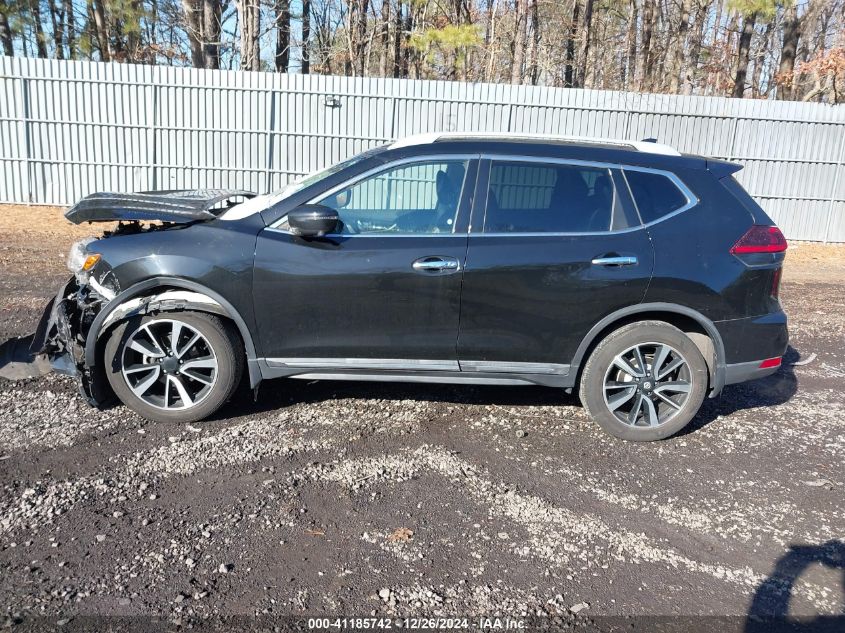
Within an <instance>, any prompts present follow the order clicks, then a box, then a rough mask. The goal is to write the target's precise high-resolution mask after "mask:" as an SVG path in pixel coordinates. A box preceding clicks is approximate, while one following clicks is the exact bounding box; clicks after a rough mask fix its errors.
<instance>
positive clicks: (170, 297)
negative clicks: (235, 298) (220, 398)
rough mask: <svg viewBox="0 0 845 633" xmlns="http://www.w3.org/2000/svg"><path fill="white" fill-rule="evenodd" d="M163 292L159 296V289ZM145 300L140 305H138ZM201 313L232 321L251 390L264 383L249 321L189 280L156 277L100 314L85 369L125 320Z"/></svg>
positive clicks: (88, 343)
mask: <svg viewBox="0 0 845 633" xmlns="http://www.w3.org/2000/svg"><path fill="white" fill-rule="evenodd" d="M157 288H158V289H161V291H160V292H156V289H157ZM173 288H177V289H181V290H183V291H188V292H187V293H181V294H180V293H178V292H176V293H173V292H172V290H171V291H170V292H169V293H168V290H165V289H173ZM138 299H142V300H141V301H137V300H138ZM180 310H198V311H201V312H212V313H215V314H220V315H222V316H225V317H227V318H229V319H231V320H232V321H233V322H234V324H235V326H236V327H237V328H238V332H240V335H241V338H242V339H243V342H244V349H245V350H246V356H247V368H248V370H249V382H250V386H251V387H256V386H257V385H258V383H259V382H261V372H260V369H259V367H258V361H257V359H256V352H255V344H254V342H253V338H252V333H251V332H250V330H249V327H248V326H247V323H246V321H245V320H244V318H243V317H242V316H241V315H240V313H239V312H238V311H237V310H236V309H235V307H234V306H233V305H232V304H231V303H230V302H229V301H227V300H226V299H224V298H223V297H222V296H221V295H220V294H219V293H217V292H215V291H213V290H211V289H210V288H208V287H206V286H203V285H202V284H199V283H197V282H195V281H191V280H189V279H181V278H179V277H156V278H155V279H148V280H146V281H142V282H139V283H137V284H135V285H133V286H130V287H129V288H127V289H125V290H124V291H122V292H121V293H120V294H118V295H117V296H116V297H115V298H114V299H112V300H111V301H109V302H108V303H107V304H106V305H105V306H104V307H103V309H102V310H100V312H99V313H98V314H97V316H96V317H95V319H94V321H93V322H92V323H91V327H90V329H89V331H88V337H87V339H86V341H85V365H86V366H87V367H89V368H93V367H95V366H96V364H97V342H98V340H99V338H100V337H101V336H102V334H104V333H105V332H106V331H107V330H108V329H109V327H110V326H111V325H112V324H114V323H116V322H117V321H120V320H122V319H123V318H124V317H126V316H129V315H135V314H146V313H147V312H154V311H170V312H173V311H180Z"/></svg>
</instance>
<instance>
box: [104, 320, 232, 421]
mask: <svg viewBox="0 0 845 633" xmlns="http://www.w3.org/2000/svg"><path fill="white" fill-rule="evenodd" d="M174 334H175V335H176V338H177V346H176V351H175V352H174V351H173V349H172V339H173V335H174ZM195 337H196V338H195ZM180 361H181V362H180ZM104 368H105V372H106V376H107V378H108V381H109V384H110V385H111V387H112V389H113V390H114V392H115V395H117V397H118V398H120V400H121V401H122V402H123V403H124V404H125V405H126V406H128V407H129V408H130V409H132V410H133V411H135V412H136V413H138V414H139V415H141V416H142V417H144V418H146V419H148V420H154V421H157V422H194V421H196V420H201V419H203V418H205V417H208V416H209V415H211V414H212V413H214V412H215V411H217V409H219V408H220V407H221V406H222V405H223V404H224V403H225V402H226V401H227V400H229V398H231V397H232V394H233V393H234V392H235V390H236V389H237V387H238V384H239V383H240V380H241V376H242V375H243V370H244V348H243V343H242V342H241V339H240V336H239V335H238V334H237V332H236V331H235V329H234V327H233V326H232V325H231V324H230V323H228V322H227V321H224V320H223V319H221V318H220V317H217V316H215V315H212V314H206V313H203V312H162V313H158V314H154V315H147V316H144V317H135V318H132V319H128V320H126V321H123V322H121V323H120V324H118V326H117V327H116V328H115V329H114V330H112V331H111V333H110V335H109V338H108V340H107V341H106V345H105V348H104ZM177 383H178V384H177ZM180 387H181V388H180Z"/></svg>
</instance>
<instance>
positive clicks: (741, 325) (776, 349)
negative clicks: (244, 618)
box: [713, 311, 789, 366]
mask: <svg viewBox="0 0 845 633" xmlns="http://www.w3.org/2000/svg"><path fill="white" fill-rule="evenodd" d="M713 325H715V326H716V329H717V330H718V331H719V334H720V336H721V337H722V344H723V345H724V348H725V365H727V366H730V365H735V364H739V363H751V362H752V361H758V363H759V361H760V360H761V359H764V358H774V357H776V356H783V355H784V354H785V353H786V347H787V345H788V344H789V330H788V328H787V320H786V315H785V314H784V313H783V312H782V311H779V312H771V313H769V314H764V315H762V316H756V317H748V318H745V319H731V320H730V321H716V322H715V323H714V324H713Z"/></svg>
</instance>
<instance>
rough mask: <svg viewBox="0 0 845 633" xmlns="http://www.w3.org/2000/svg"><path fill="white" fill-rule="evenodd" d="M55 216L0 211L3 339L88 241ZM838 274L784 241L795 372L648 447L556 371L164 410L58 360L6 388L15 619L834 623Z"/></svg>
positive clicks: (4, 532) (303, 387) (836, 255)
mask: <svg viewBox="0 0 845 633" xmlns="http://www.w3.org/2000/svg"><path fill="white" fill-rule="evenodd" d="M60 217H61V216H60V213H59V211H58V210H56V209H50V208H44V207H8V206H7V207H0V235H2V241H0V271H2V276H0V342H2V341H3V340H5V339H6V338H8V337H11V336H14V335H22V334H25V333H27V332H29V331H31V330H32V329H33V328H34V325H35V323H36V321H37V318H38V316H39V314H40V308H41V307H42V305H43V304H44V302H45V301H46V300H47V298H48V297H49V296H51V294H52V293H53V292H54V291H55V289H56V286H57V284H58V283H59V282H60V281H61V280H62V279H63V278H64V277H65V275H66V274H67V273H66V272H65V270H64V257H65V255H66V252H67V248H68V246H69V244H70V243H71V241H73V240H74V239H78V238H80V237H83V236H85V235H88V234H91V233H92V231H91V229H90V228H89V227H71V225H69V224H67V223H65V222H64V221H62V220H61V219H60ZM843 273H845V247H843V246H823V245H815V244H798V243H793V244H790V250H789V254H788V257H787V264H786V269H785V275H784V284H783V290H782V297H783V301H784V303H785V308H786V311H787V313H788V314H789V316H790V319H791V321H790V332H791V338H792V343H791V344H792V347H791V349H790V351H789V354H788V355H787V358H786V361H787V362H786V363H785V365H784V367H782V369H781V370H780V371H779V372H778V373H777V374H775V375H774V376H772V377H770V378H767V379H764V380H761V381H757V382H754V383H749V384H746V385H738V386H733V387H728V388H726V389H725V392H724V394H723V395H722V396H721V397H720V398H718V399H715V400H708V401H707V402H706V403H705V405H704V407H703V409H702V411H701V413H700V414H699V416H698V417H697V418H696V420H695V421H694V423H693V424H692V425H691V426H690V427H689V428H688V429H687V430H686V431H685V432H684V433H683V434H682V435H680V436H677V437H674V438H672V439H669V440H666V441H663V442H658V443H653V444H632V443H625V442H621V441H618V440H615V439H613V438H611V437H608V436H606V435H605V434H603V433H602V432H601V431H600V430H599V429H598V428H597V427H596V426H595V425H594V424H592V423H591V422H590V421H589V420H588V419H587V417H586V415H585V414H584V412H583V410H582V409H581V408H580V406H578V403H577V400H575V399H574V398H572V397H569V396H566V395H565V394H563V393H560V392H558V391H555V390H550V389H542V388H518V387H508V388H494V387H467V386H460V387H458V386H448V385H408V384H375V383H333V382H313V383H304V382H299V381H286V380H279V381H271V382H269V383H265V384H264V385H262V388H261V391H260V394H259V396H258V399H257V401H253V399H252V398H251V396H249V395H246V394H244V395H241V396H239V397H238V398H237V399H236V400H235V401H233V402H231V403H230V404H228V405H227V406H226V407H225V408H224V409H223V410H222V411H221V412H220V413H219V414H218V415H217V416H216V417H215V419H213V420H209V421H205V422H202V423H197V424H193V425H175V424H163V423H151V422H146V421H144V420H142V419H140V418H139V417H137V416H136V415H135V414H134V413H132V412H131V411H129V410H127V409H126V408H124V407H115V408H112V409H108V410H104V411H97V410H94V409H91V408H89V407H88V406H87V405H86V404H85V403H84V402H83V401H82V400H81V399H80V398H79V397H78V396H77V395H76V392H75V388H74V385H73V383H72V381H71V380H69V379H66V378H64V377H61V376H58V375H48V376H45V377H43V378H39V379H32V380H27V381H23V382H15V383H12V382H6V381H2V380H0V626H2V622H3V618H5V624H6V625H8V626H11V627H13V630H15V628H14V627H16V626H19V627H24V626H26V624H27V623H32V622H35V623H37V624H38V625H39V626H44V627H47V626H48V625H49V626H59V627H60V629H59V630H68V627H72V626H73V625H74V623H82V624H87V625H88V626H89V627H90V628H89V629H88V630H104V629H105V627H106V624H105V623H106V622H112V623H114V622H115V621H114V620H109V619H107V616H110V617H113V616H126V617H127V618H129V619H127V620H121V622H123V625H122V626H124V627H126V626H129V624H131V623H135V624H137V623H139V622H141V623H144V626H148V627H150V629H145V630H159V629H158V628H156V627H159V626H161V627H164V626H171V625H182V626H188V625H191V624H194V623H196V622H199V621H202V620H204V619H207V618H214V617H217V616H226V617H228V616H238V617H239V618H240V619H239V620H237V621H236V622H237V625H236V626H234V625H233V627H232V629H233V630H235V629H237V630H247V629H250V628H254V627H256V626H258V625H259V623H265V624H266V623H271V624H272V625H273V626H279V624H280V623H284V622H288V620H284V619H283V618H284V617H285V616H297V617H300V616H353V615H354V616H378V617H385V618H396V617H398V616H421V615H425V616H472V617H473V618H475V617H477V616H482V615H488V616H489V615H494V614H500V615H507V616H511V617H517V618H521V617H528V616H531V617H537V616H538V615H539V616H540V619H541V621H553V622H556V623H557V624H558V625H559V626H561V627H564V628H578V629H580V630H584V629H587V630H589V629H591V628H594V629H595V628H598V629H602V630H604V629H606V630H620V631H621V630H626V631H630V630H634V631H651V630H693V629H694V628H696V627H700V628H702V629H703V628H707V629H709V630H716V631H719V630H737V631H752V630H753V631H757V630H760V631H762V630H769V629H768V628H766V627H767V626H768V625H766V624H765V621H764V620H765V618H766V616H769V615H782V614H787V613H788V614H791V615H801V616H803V617H804V619H803V620H801V626H802V627H804V628H799V629H798V630H817V629H818V627H820V626H828V627H830V629H829V630H835V629H837V628H838V627H840V626H842V627H844V628H843V629H840V630H845V620H843V617H845V507H843V499H845V469H843V463H845V462H844V459H843V458H845V415H843V411H845V396H843V393H845V291H844V290H845V288H844V287H843V282H842V279H843ZM658 616H666V617H665V618H660V617H658ZM717 616H718V617H719V618H721V619H718V620H716V619H714V618H716V617H717ZM153 618H158V620H154V619H153ZM549 618H556V619H552V620H549ZM679 618H683V620H679ZM761 618H762V619H761ZM680 621H683V622H685V623H686V624H685V625H684V627H683V629H678V628H673V627H672V625H673V623H674V624H675V625H677V623H678V622H680ZM393 622H394V628H395V626H396V620H393ZM154 623H155V625H154ZM399 624H406V625H408V624H413V623H407V622H404V623H399ZM435 624H436V623H435ZM478 624H479V623H478V621H477V620H475V619H473V620H470V625H471V626H473V627H474V628H472V629H471V630H477V629H478V628H479V626H478ZM62 626H64V629H61V627H62ZM582 627H583V628H582ZM661 627H664V628H661ZM361 628H363V627H361ZM406 628H407V627H406ZM440 628H442V627H440Z"/></svg>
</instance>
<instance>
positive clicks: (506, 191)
mask: <svg viewBox="0 0 845 633" xmlns="http://www.w3.org/2000/svg"><path fill="white" fill-rule="evenodd" d="M739 169H740V166H738V165H735V164H731V163H727V162H723V161H719V160H711V159H709V158H702V157H699V156H688V155H681V154H679V153H678V152H677V151H675V150H673V149H672V148H669V147H666V146H663V145H659V144H657V143H653V142H647V141H644V142H627V141H609V140H601V139H567V138H554V137H544V138H536V137H524V136H513V135H510V136H492V135H471V134H431V135H424V136H419V137H412V138H409V139H405V140H403V141H399V142H396V143H393V144H392V145H388V146H385V147H381V148H378V149H375V150H371V151H367V152H364V153H363V154H360V155H358V156H356V157H354V158H352V159H350V160H347V161H345V162H342V163H340V164H337V165H334V166H332V167H330V168H328V169H326V170H323V171H320V172H318V173H315V174H313V175H311V176H309V177H307V178H304V179H303V180H301V181H300V182H298V183H296V184H293V185H290V186H288V187H286V188H285V189H283V190H282V191H280V192H278V193H275V194H270V195H265V196H257V197H256V196H253V194H250V193H249V192H245V191H226V190H202V191H166V192H153V193H145V194H126V195H121V194H94V195H92V196H88V197H87V198H85V199H83V200H82V201H80V203H78V204H77V205H76V206H75V207H73V208H72V209H71V210H70V211H68V213H67V218H68V219H69V220H70V221H72V222H76V223H79V222H96V221H115V220H117V221H119V222H120V223H119V225H118V227H117V229H115V230H113V231H111V232H109V233H107V234H106V236H105V237H104V238H102V239H98V240H96V241H86V242H83V243H80V244H77V245H75V247H74V249H73V250H72V253H71V257H70V262H69V263H70V266H71V268H72V270H73V272H74V277H73V278H72V279H71V280H70V281H69V282H68V283H67V285H66V286H65V287H63V288H62V289H61V291H60V292H59V294H58V295H57V297H56V299H54V301H53V302H52V303H51V305H50V306H49V307H48V309H47V311H46V312H45V316H44V318H43V319H42V323H41V325H40V327H39V332H38V333H37V336H36V338H35V341H34V342H33V344H32V349H33V351H41V352H43V353H46V354H47V355H48V356H49V357H50V359H51V362H52V363H53V366H54V367H55V368H57V369H58V370H60V371H64V372H66V373H71V374H74V375H76V376H78V377H79V379H80V384H81V388H82V392H83V393H84V394H85V395H86V397H87V398H88V400H89V401H90V402H91V403H92V404H102V403H104V402H106V401H107V400H109V398H111V397H113V395H114V394H116V395H117V396H118V397H119V398H120V399H121V400H122V401H123V402H125V403H126V404H127V405H128V406H130V407H131V408H133V409H134V410H135V411H137V412H138V413H140V414H141V415H142V416H144V417H147V418H151V419H155V420H174V421H190V420H197V419H200V418H203V417H206V416H208V415H209V414H211V413H212V412H214V411H215V410H216V409H217V408H218V407H220V406H221V405H222V404H223V403H224V402H226V401H227V399H229V398H230V397H231V396H232V394H233V392H234V391H235V389H236V387H237V386H238V384H239V382H240V381H241V378H242V375H243V374H244V372H246V374H247V375H248V380H249V384H250V385H251V386H252V387H257V385H258V384H259V383H260V382H261V381H262V380H264V379H268V378H279V377H287V378H304V379H309V380H311V379H321V378H322V379H331V380H384V381H391V380H392V381H421V382H442V383H469V384H493V385H525V384H535V385H545V386H549V387H557V388H560V389H564V390H567V391H572V390H577V391H578V393H579V394H580V398H581V402H582V403H583V404H584V406H585V407H586V409H587V411H588V412H589V414H590V415H591V416H592V418H593V419H594V420H595V421H596V422H598V423H599V424H600V425H601V426H602V428H604V429H605V430H606V431H607V432H608V433H611V434H612V435H615V436H616V437H620V438H624V439H628V440H655V439H660V438H664V437H667V436H669V435H671V434H673V433H676V432H677V431H679V430H680V429H681V428H683V427H684V426H685V425H686V424H687V423H688V422H689V421H690V420H691V419H692V418H693V416H694V415H695V414H696V412H697V411H698V409H699V407H700V405H701V403H702V401H703V399H704V398H705V396H707V395H709V396H710V397H714V396H717V395H718V394H719V393H720V392H721V390H722V388H723V387H724V386H725V385H727V384H731V383H736V382H741V381H745V380H749V379H752V378H758V377H761V376H765V375H767V374H771V373H772V372H774V371H776V370H777V368H778V366H779V365H780V362H781V356H782V355H783V353H784V351H785V349H786V345H787V328H786V316H785V315H784V313H783V311H782V310H781V306H780V304H779V302H778V287H779V284H780V276H781V268H782V264H783V259H784V251H785V250H786V241H785V240H784V238H783V236H782V234H781V232H780V231H779V230H778V229H777V228H776V227H775V226H773V224H772V220H771V219H770V218H769V217H768V216H767V215H766V213H765V212H764V211H763V210H762V209H761V208H760V207H759V206H758V205H757V203H755V202H754V200H753V199H752V198H751V197H750V196H749V195H748V194H747V193H746V192H745V191H744V190H743V189H742V187H741V186H740V185H739V184H738V183H737V181H736V180H735V179H734V178H733V176H732V174H734V172H736V171H737V170H739ZM278 387H279V388H285V389H289V388H291V387H290V383H282V384H279V385H278Z"/></svg>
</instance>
